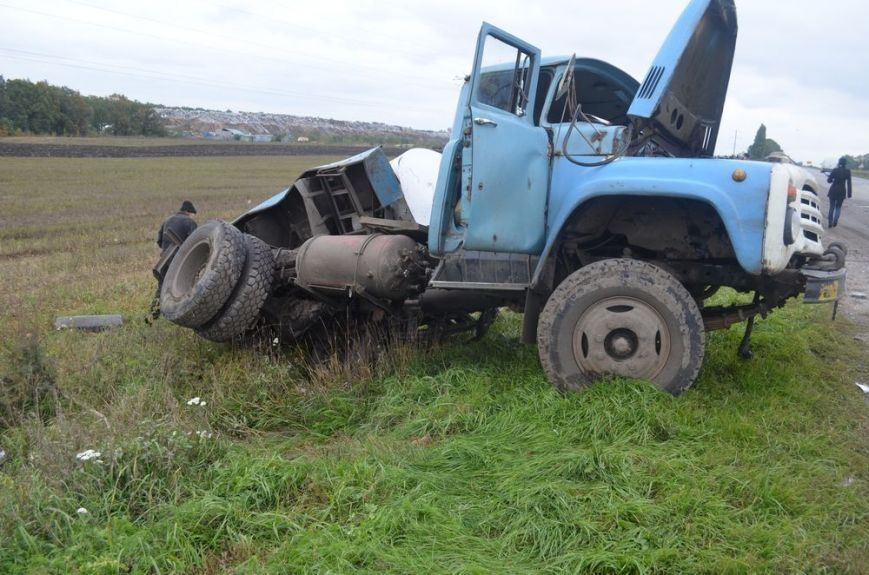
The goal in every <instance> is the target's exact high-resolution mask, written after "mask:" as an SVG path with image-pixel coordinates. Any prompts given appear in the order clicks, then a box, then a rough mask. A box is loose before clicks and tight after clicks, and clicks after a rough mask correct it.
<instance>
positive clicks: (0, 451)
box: [0, 449, 6, 465]
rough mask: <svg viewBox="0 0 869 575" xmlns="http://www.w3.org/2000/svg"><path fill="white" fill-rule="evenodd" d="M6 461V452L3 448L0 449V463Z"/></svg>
mask: <svg viewBox="0 0 869 575" xmlns="http://www.w3.org/2000/svg"><path fill="white" fill-rule="evenodd" d="M5 461H6V452H5V451H4V450H3V449H0V465H3V462H5Z"/></svg>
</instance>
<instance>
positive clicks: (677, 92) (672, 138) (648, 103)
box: [628, 0, 737, 157]
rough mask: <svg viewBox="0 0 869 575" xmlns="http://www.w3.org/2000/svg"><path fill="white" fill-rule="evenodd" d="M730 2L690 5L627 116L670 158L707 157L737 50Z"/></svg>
mask: <svg viewBox="0 0 869 575" xmlns="http://www.w3.org/2000/svg"><path fill="white" fill-rule="evenodd" d="M736 30H737V26H736V6H735V5H734V2H733V0H692V1H691V3H690V4H689V5H688V7H687V8H685V11H684V12H683V13H682V16H680V17H679V20H678V21H677V22H676V25H675V26H674V27H673V29H672V30H671V31H670V35H669V36H667V40H666V41H665V42H664V45H663V46H661V50H660V51H659V52H658V55H657V56H656V57H655V60H654V62H653V63H652V67H651V68H650V69H649V72H648V74H646V79H645V80H644V81H643V83H642V85H641V86H640V89H639V91H637V95H636V96H635V97H634V100H633V102H632V103H631V107H630V109H629V110H628V116H629V117H630V118H631V120H632V121H633V122H634V125H635V126H636V127H637V128H638V129H639V130H641V131H642V132H643V135H644V136H648V135H650V134H654V135H655V141H656V142H657V143H658V144H659V145H661V146H662V147H663V148H664V149H666V150H667V151H668V152H669V153H671V154H673V155H675V156H680V157H684V156H689V157H697V156H711V155H712V153H713V152H714V150H715V142H716V140H717V139H718V128H719V125H720V123H721V113H722V111H723V110H724V98H725V96H726V95H727V84H728V82H729V81H730V69H731V66H732V64H733V52H734V49H735V48H736Z"/></svg>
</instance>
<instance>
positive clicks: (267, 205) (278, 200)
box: [233, 188, 290, 225]
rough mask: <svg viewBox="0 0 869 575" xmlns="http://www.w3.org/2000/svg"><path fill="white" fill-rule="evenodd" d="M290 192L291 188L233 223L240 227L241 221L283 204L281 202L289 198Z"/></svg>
mask: <svg viewBox="0 0 869 575" xmlns="http://www.w3.org/2000/svg"><path fill="white" fill-rule="evenodd" d="M289 191H290V188H287V189H285V190H284V191H282V192H278V193H277V194H275V195H273V196H272V197H270V198H269V199H267V200H265V201H263V202H260V203H259V204H257V205H256V206H255V207H254V208H251V209H250V210H248V211H246V212H245V213H243V214H242V215H240V216H239V217H237V218H236V219H235V221H233V224H235V225H238V223H239V222H240V221H242V220H245V219H247V218H248V217H250V216H252V215H254V214H258V213H259V212H262V211H265V210H267V209H269V208H271V207H274V206H276V205H278V204H279V203H281V201H283V199H284V198H286V197H287V194H288V193H289Z"/></svg>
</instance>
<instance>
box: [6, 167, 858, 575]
mask: <svg viewBox="0 0 869 575" xmlns="http://www.w3.org/2000/svg"><path fill="white" fill-rule="evenodd" d="M332 159H335V158H334V157H292V158H286V157H220V158H128V159H88V158H74V159H73V158H69V159H67V158H64V159H55V158H42V159H31V158H0V309H2V312H0V313H2V322H0V340H2V349H0V354H2V355H0V378H2V379H0V382H2V388H0V449H2V450H3V451H5V454H6V456H5V461H4V462H3V463H0V572H4V573H225V572H229V573H262V572H267V573H297V572H298V573H305V572H310V573H349V572H363V573H366V572H367V573H375V572H376V573H384V572H388V573H392V572H396V573H504V572H510V573H520V572H521V573H540V572H542V573H701V572H702V573H727V572H732V573H757V572H784V573H792V572H830V573H849V572H850V573H863V572H866V571H867V566H869V543H867V542H869V521H867V518H869V452H867V434H869V405H867V403H866V401H865V400H864V399H863V398H862V397H861V396H860V394H859V391H858V390H857V388H856V387H855V386H854V385H853V381H854V380H855V379H860V378H861V377H862V378H864V381H865V379H866V376H867V374H866V373H865V372H864V373H860V372H859V369H860V367H859V366H860V365H861V358H862V357H863V354H865V350H864V349H861V348H859V347H858V344H857V342H855V341H854V339H853V338H852V337H851V334H850V332H849V328H848V326H847V325H845V324H841V323H839V324H835V325H834V324H830V322H829V309H828V308H815V307H809V306H801V305H799V304H798V303H792V304H790V305H789V306H788V307H787V308H786V309H785V310H783V311H782V312H779V313H777V314H775V315H773V316H772V317H771V318H770V319H769V320H767V321H762V322H761V323H760V324H759V326H758V328H757V330H756V338H755V345H754V349H755V359H754V360H753V361H751V362H743V361H740V360H739V359H737V357H736V353H735V350H736V346H737V344H738V341H739V338H740V335H741V334H740V332H739V329H738V328H734V329H732V330H730V331H727V332H720V333H714V334H711V335H710V337H709V341H708V347H707V361H706V364H705V367H704V369H703V371H702V373H701V377H700V380H699V381H698V383H697V384H696V385H695V386H694V387H693V388H692V389H690V390H689V391H688V392H686V393H685V394H684V395H683V396H681V397H680V398H675V399H674V398H671V397H669V396H665V395H663V394H660V393H658V392H656V391H654V390H652V389H651V388H650V387H649V386H647V385H645V384H643V383H642V382H628V381H613V382H609V383H607V384H605V385H600V386H597V387H595V388H593V389H591V390H590V391H588V392H585V393H581V394H577V395H573V396H570V397H562V396H560V395H558V394H557V393H555V392H554V391H553V390H552V389H551V388H550V387H549V385H548V384H547V382H546V380H545V378H544V376H543V374H542V371H541V369H540V367H539V363H538V361H537V358H536V350H535V349H533V348H531V347H526V346H523V345H521V344H519V343H518V332H519V326H520V318H519V317H518V316H516V315H513V314H509V313H505V314H503V315H502V317H501V319H499V321H498V322H497V323H496V325H495V326H494V328H493V330H492V331H491V332H490V333H489V335H488V336H487V337H486V338H484V339H483V340H482V341H480V342H467V341H464V340H458V341H454V342H451V343H447V344H444V345H441V346H438V347H435V348H430V349H416V348H414V347H413V346H395V347H393V348H391V349H389V350H387V351H385V352H384V353H383V354H382V355H381V357H380V359H379V361H377V362H376V363H375V364H371V363H367V362H364V361H345V362H333V363H331V364H327V365H319V366H317V367H316V368H311V366H310V365H309V364H307V363H306V361H305V359H304V358H303V357H302V356H301V355H300V354H299V353H298V352H296V351H294V350H293V349H277V348H272V347H270V346H269V347H267V348H260V349H246V348H240V347H233V346H227V345H217V344H212V343H208V342H205V341H202V340H199V339H198V338H196V336H195V335H194V334H193V333H192V332H190V331H189V330H182V329H180V328H176V327H175V326H172V325H171V324H168V323H167V322H164V321H161V322H158V323H157V324H156V325H154V326H147V325H146V324H145V323H144V321H142V318H143V317H144V315H145V313H146V311H147V306H148V303H149V301H150V297H151V294H152V290H153V280H152V278H151V275H150V267H151V265H152V263H153V261H154V259H155V258H156V257H157V249H156V246H155V245H154V237H153V236H154V233H155V230H156V228H157V227H158V226H159V223H160V221H161V220H162V218H163V217H165V216H166V215H168V214H169V213H171V212H172V211H173V210H174V209H176V208H177V205H178V204H179V203H180V201H181V200H182V199H190V200H192V201H193V202H194V203H195V204H196V206H197V208H198V209H199V212H200V214H199V220H200V221H203V220H204V219H205V218H209V217H219V218H233V217H235V216H236V215H238V214H239V213H241V212H242V211H244V210H245V209H247V208H248V207H250V206H252V205H254V204H256V203H258V202H259V201H261V200H262V199H264V198H265V197H267V196H269V195H271V194H273V193H275V192H277V191H279V190H280V189H283V188H284V187H285V186H287V185H289V184H290V183H291V181H292V179H293V178H294V177H295V176H296V175H297V174H298V173H300V172H301V171H302V170H304V169H306V168H308V167H311V166H315V165H318V164H321V163H324V162H326V161H329V160H332ZM721 297H722V298H731V297H734V296H733V295H732V294H730V295H728V294H725V295H723V296H721ZM85 313H121V314H123V315H124V317H125V320H126V322H125V325H124V326H123V327H122V328H120V329H117V330H114V331H110V332H104V333H99V334H87V333H76V332H55V331H53V330H52V321H53V319H54V317H55V316H56V315H67V314H85ZM197 397H198V398H200V399H199V401H198V402H191V401H190V400H191V399H193V398H197ZM87 450H94V451H95V452H98V453H99V455H98V456H91V455H92V454H91V455H82V456H80V457H77V455H81V454H83V453H85V452H86V451H87Z"/></svg>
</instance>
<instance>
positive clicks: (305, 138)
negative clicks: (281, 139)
mask: <svg viewBox="0 0 869 575" xmlns="http://www.w3.org/2000/svg"><path fill="white" fill-rule="evenodd" d="M296 141H297V142H310V141H311V138H309V137H308V136H299V137H298V138H296Z"/></svg>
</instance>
